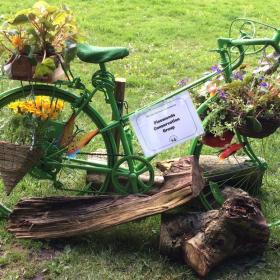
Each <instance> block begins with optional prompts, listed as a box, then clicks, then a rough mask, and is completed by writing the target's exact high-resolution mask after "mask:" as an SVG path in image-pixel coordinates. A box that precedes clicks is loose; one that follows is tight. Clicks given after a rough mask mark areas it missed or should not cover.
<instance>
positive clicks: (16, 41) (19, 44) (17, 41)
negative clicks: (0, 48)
mask: <svg viewBox="0 0 280 280" xmlns="http://www.w3.org/2000/svg"><path fill="white" fill-rule="evenodd" d="M11 42H12V44H13V46H14V47H15V48H17V49H19V50H21V49H22V48H23V40H22V38H21V37H20V36H18V35H15V36H12V38H11Z"/></svg>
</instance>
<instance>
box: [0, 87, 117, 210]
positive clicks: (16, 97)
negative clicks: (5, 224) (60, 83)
mask: <svg viewBox="0 0 280 280" xmlns="http://www.w3.org/2000/svg"><path fill="white" fill-rule="evenodd" d="M79 100H80V99H79V96H78V95H76V94H73V93H70V92H68V91H65V90H62V89H60V88H57V87H55V86H50V85H43V84H38V85H27V86H23V87H19V88H16V89H13V90H9V91H6V92H4V93H2V94H1V95H0V123H1V126H0V143H1V145H2V146H3V147H2V146H1V151H0V152H1V153H2V156H1V158H0V163H1V160H2V168H1V176H2V178H3V179H4V180H3V181H4V184H6V191H7V188H8V192H11V194H10V195H9V196H7V195H6V194H5V186H4V184H2V186H1V193H0V197H1V204H2V207H1V208H2V211H1V212H2V215H5V213H7V209H6V208H7V207H9V208H12V207H13V205H15V203H16V202H17V201H18V200H19V199H20V198H21V197H23V196H31V195H32V196H47V195H57V193H60V194H65V193H66V194H68V195H69V194H71V193H79V194H82V193H93V194H97V193H104V192H106V190H107V189H108V186H109V184H110V180H111V179H110V178H111V176H110V174H109V173H107V174H106V173H104V174H102V176H101V177H102V180H101V182H99V184H97V185H94V186H93V185H92V184H87V183H86V179H85V178H86V175H87V168H86V167H84V168H83V167H82V168H79V167H81V165H82V166H85V165H86V163H85V162H88V161H90V159H89V157H90V156H91V155H92V154H95V155H96V156H95V157H94V158H95V161H96V160H97V159H96V158H97V155H98V156H99V157H101V158H102V159H101V161H102V165H103V166H105V167H106V168H107V170H108V169H111V168H112V167H113V166H114V163H115V154H116V145H115V142H114V139H113V137H112V134H111V132H110V131H107V132H104V133H98V134H97V135H96V136H95V137H94V138H93V139H92V140H91V141H90V142H89V143H88V144H87V145H86V146H84V147H83V148H82V149H81V150H77V149H76V150H77V151H75V160H76V162H79V164H76V165H75V166H76V167H77V168H75V166H74V167H73V166H72V165H71V159H70V158H69V157H67V156H69V146H70V144H69V143H71V141H72V142H75V141H76V142H78V140H77V139H83V137H84V136H87V135H88V134H89V133H91V132H94V131H100V130H102V128H104V127H105V126H106V123H105V121H104V120H103V119H102V117H101V116H100V115H99V114H98V113H97V112H96V110H95V109H94V108H92V107H91V106H90V105H86V106H85V107H84V108H83V109H82V111H81V112H80V113H79V114H78V116H77V117H75V120H74V121H73V123H71V124H70V125H69V126H72V130H71V129H70V130H71V133H70V132H69V133H68V134H69V135H68V139H66V140H67V141H68V140H69V143H68V144H69V145H68V147H65V148H64V149H61V147H60V148H58V147H59V141H61V138H62V135H64V138H65V134H67V133H65V127H66V125H67V124H69V119H71V116H73V111H74V110H73V108H74V107H75V104H77V103H78V101H79ZM38 119H39V122H38ZM36 131H37V132H39V133H37V132H36ZM38 135H39V136H38ZM71 137H72V140H71V139H70V138H71ZM66 138H67V137H66ZM66 140H65V139H64V141H66ZM6 143H8V146H7V144H6ZM38 143H39V144H38ZM37 144H38V145H39V146H40V150H43V151H41V152H40V153H41V154H40V156H38V158H40V159H38V160H37V161H36V156H37V155H36V153H35V154H34V153H33V154H32V153H30V151H29V150H30V147H34V146H35V147H36V145H37ZM9 145H10V146H9ZM13 147H15V150H16V151H11V149H13ZM19 147H20V148H19ZM23 147H25V148H26V147H29V149H28V148H26V151H25V152H24V151H23V150H24V148H23ZM74 147H75V145H74ZM17 149H19V150H20V152H17ZM31 149H33V148H31ZM34 150H35V149H33V151H34ZM22 154H25V155H27V154H28V156H29V158H27V159H22V157H23V155H22ZM50 155H57V156H55V157H53V159H54V161H56V163H58V165H56V166H52V165H50V164H49V163H48V162H49V158H50ZM72 156H73V155H72ZM7 158H9V161H10V163H11V164H10V165H11V166H10V167H11V168H10V170H8V169H7V168H5V166H3V165H4V164H5V165H6V167H7ZM32 161H34V164H33V166H32V168H29V170H28V171H29V172H28V173H29V175H28V176H25V177H24V178H23V175H24V174H23V171H22V170H23V169H24V168H22V167H19V169H15V165H19V162H21V164H22V165H25V166H28V165H31V162H32ZM35 161H36V163H35ZM97 161H98V160H97ZM99 164H100V160H99ZM58 166H59V167H58ZM7 175H9V176H10V178H16V179H14V182H13V183H16V186H13V187H12V190H11V186H7V185H11V182H10V181H11V180H10V181H9V180H8V179H7V178H8V177H7ZM30 175H31V176H30ZM14 176H15V177H14ZM19 177H22V179H21V178H19ZM19 179H20V182H17V181H19ZM37 179H41V180H37ZM42 179H43V180H42ZM45 179H47V180H45ZM7 180H8V181H9V182H7ZM50 181H53V182H52V183H53V184H50ZM53 186H54V187H53ZM9 188H10V189H9ZM58 191H59V192H58ZM0 206H1V205H0Z"/></svg>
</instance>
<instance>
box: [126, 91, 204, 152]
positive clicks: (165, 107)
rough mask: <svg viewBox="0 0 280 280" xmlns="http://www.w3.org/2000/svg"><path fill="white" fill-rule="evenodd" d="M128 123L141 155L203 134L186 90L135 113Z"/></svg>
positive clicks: (162, 149) (158, 150)
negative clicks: (140, 148) (132, 129)
mask: <svg viewBox="0 0 280 280" xmlns="http://www.w3.org/2000/svg"><path fill="white" fill-rule="evenodd" d="M130 122H131V125H132V127H133V128H134V130H135V134H136V136H137V138H138V141H139V143H140V145H141V147H142V149H143V151H144V154H145V156H153V155H155V154H157V153H159V152H161V151H164V150H166V149H169V148H171V147H173V146H175V145H177V144H181V143H183V142H185V141H187V140H190V139H192V138H195V137H197V136H199V135H202V134H203V133H204V130H203V126H202V123H201V120H200V118H199V116H198V114H197V112H196V109H195V107H194V105H193V103H192V100H191V97H190V96H189V92H187V91H184V92H182V93H180V94H178V95H175V96H174V97H172V98H169V99H167V100H164V101H161V102H159V103H157V104H156V105H153V106H151V107H148V108H145V109H143V110H141V111H138V112H135V113H134V114H133V115H132V116H131V117H130Z"/></svg>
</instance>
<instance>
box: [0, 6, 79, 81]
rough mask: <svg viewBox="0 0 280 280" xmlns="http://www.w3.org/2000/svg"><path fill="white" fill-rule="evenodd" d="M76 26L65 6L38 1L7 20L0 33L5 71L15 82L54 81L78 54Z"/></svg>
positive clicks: (0, 49) (0, 47)
mask: <svg viewBox="0 0 280 280" xmlns="http://www.w3.org/2000/svg"><path fill="white" fill-rule="evenodd" d="M77 33H78V31H77V26H76V23H75V18H74V17H73V15H72V13H71V11H70V10H69V9H68V8H67V7H66V6H64V5H63V6H61V7H55V6H51V5H49V4H47V3H46V2H44V1H39V2H37V3H35V4H34V5H33V7H32V8H28V9H24V10H21V11H18V12H16V13H15V15H14V16H12V17H6V18H5V19H4V22H3V24H2V28H1V30H0V55H3V54H4V55H6V56H8V57H9V59H8V62H7V63H6V64H5V65H4V66H3V72H4V73H5V74H7V75H8V76H9V77H10V78H12V79H19V80H28V81H32V80H35V81H42V82H54V81H55V80H57V79H59V78H61V76H62V75H63V74H64V71H65V69H67V68H68V67H69V63H70V61H71V60H72V59H73V58H74V57H75V54H76V42H77Z"/></svg>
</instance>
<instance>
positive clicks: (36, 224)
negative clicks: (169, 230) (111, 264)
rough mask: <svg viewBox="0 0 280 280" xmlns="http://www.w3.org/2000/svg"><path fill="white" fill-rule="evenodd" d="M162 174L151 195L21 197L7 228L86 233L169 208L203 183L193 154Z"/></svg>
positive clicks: (26, 233)
mask: <svg viewBox="0 0 280 280" xmlns="http://www.w3.org/2000/svg"><path fill="white" fill-rule="evenodd" d="M164 177H165V183H164V185H163V187H162V188H161V189H160V190H159V191H158V192H156V193H154V194H152V195H129V196H125V197H123V196H119V197H116V196H103V197H102V196H101V197H100V196H99V197H47V198H29V199H23V200H21V201H20V202H19V203H18V204H17V205H16V207H15V208H14V210H13V212H12V213H11V215H10V217H9V222H8V230H9V231H10V232H12V233H14V234H15V235H16V237H18V238H33V239H41V238H58V237H68V236H73V235H79V234H85V233H88V232H93V231H98V230H102V229H105V228H108V227H111V226H114V225H119V224H122V223H126V222H130V221H133V220H136V219H139V218H143V217H147V216H151V215H155V214H158V213H162V212H165V211H168V210H170V209H172V208H175V207H177V206H179V205H182V204H185V203H187V202H188V201H190V200H191V199H192V198H194V197H195V196H197V195H198V194H199V193H200V191H201V189H202V188H203V185H204V183H203V180H202V177H201V175H200V172H199V168H198V163H197V161H196V160H195V159H194V158H193V157H186V158H181V159H179V160H178V161H176V162H174V163H173V164H172V165H171V166H170V168H169V169H168V170H166V171H165V172H164Z"/></svg>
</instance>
